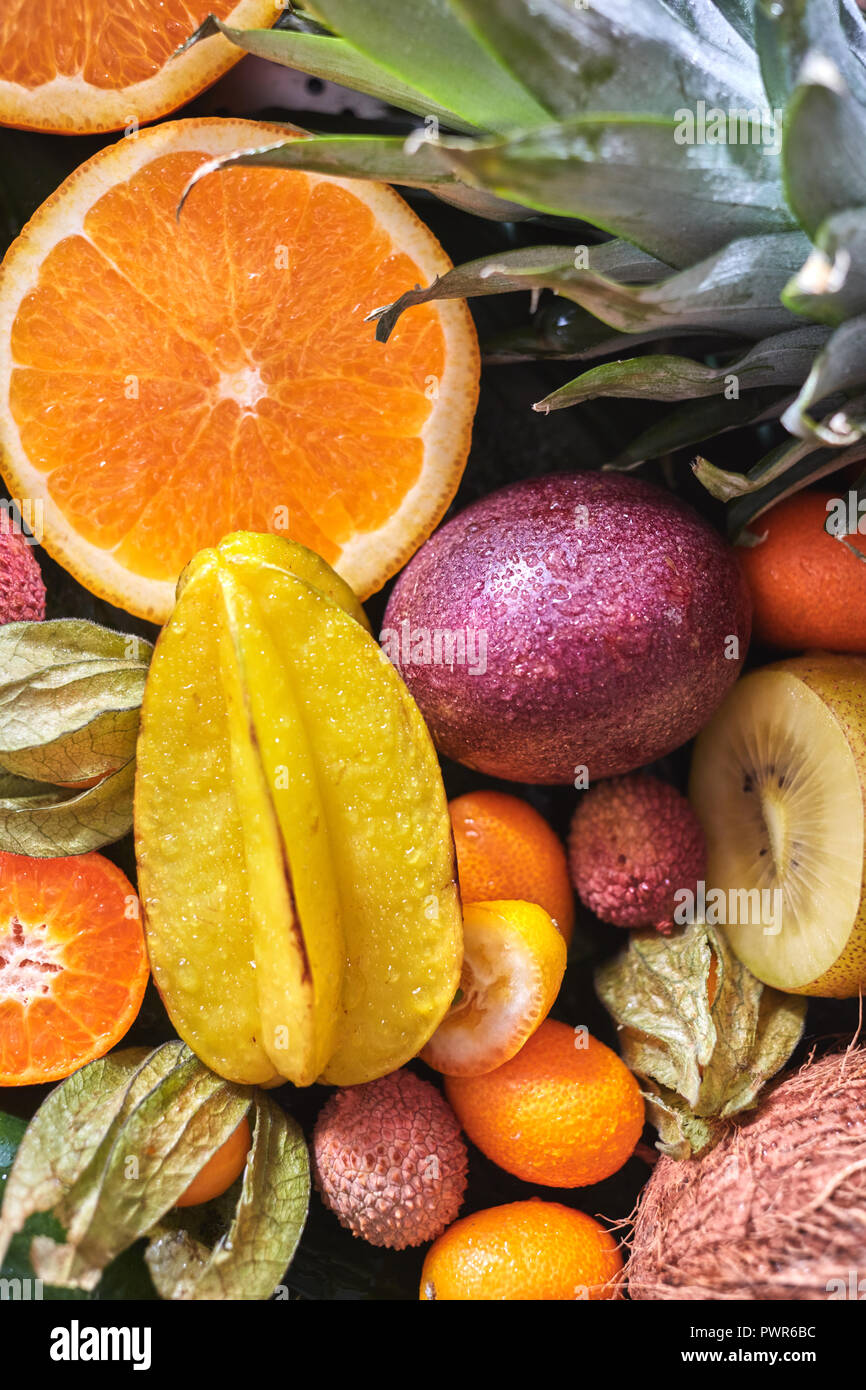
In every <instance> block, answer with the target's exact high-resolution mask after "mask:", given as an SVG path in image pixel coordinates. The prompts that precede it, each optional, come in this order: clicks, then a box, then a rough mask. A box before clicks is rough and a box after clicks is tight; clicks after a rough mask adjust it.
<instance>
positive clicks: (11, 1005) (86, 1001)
mask: <svg viewBox="0 0 866 1390" xmlns="http://www.w3.org/2000/svg"><path fill="white" fill-rule="evenodd" d="M148 974H149V969H148V963H147V951H146V949H145V945H144V932H143V930H142V925H141V916H140V913H139V910H138V898H137V897H136V893H135V889H134V888H133V886H132V884H131V883H130V882H129V879H128V878H127V877H126V875H125V874H123V873H122V872H121V870H120V869H118V868H116V867H115V865H114V864H112V863H111V861H110V860H108V859H106V858H105V857H104V856H103V855H101V854H80V855H75V856H73V857H69V858H60V859H30V858H28V857H27V856H26V855H22V854H5V853H0V1086H30V1085H34V1084H35V1083H37V1082H44V1081H59V1080H61V1078H62V1077H64V1076H70V1075H71V1073H72V1072H74V1071H76V1070H77V1069H78V1068H79V1067H82V1066H84V1064H85V1062H92V1061H93V1059H94V1058H95V1057H102V1056H103V1055H104V1054H105V1053H106V1052H108V1050H109V1049H110V1048H112V1047H113V1046H114V1044H115V1043H116V1042H119V1041H120V1039H121V1038H122V1037H123V1035H124V1034H125V1033H126V1032H127V1030H128V1028H129V1027H130V1024H131V1023H132V1021H133V1019H134V1018H135V1016H136V1014H137V1013H138V1010H139V1008H140V1006H141V1001H142V999H143V998H144V991H145V988H146V986H147V980H148Z"/></svg>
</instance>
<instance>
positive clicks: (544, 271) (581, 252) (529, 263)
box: [368, 241, 669, 343]
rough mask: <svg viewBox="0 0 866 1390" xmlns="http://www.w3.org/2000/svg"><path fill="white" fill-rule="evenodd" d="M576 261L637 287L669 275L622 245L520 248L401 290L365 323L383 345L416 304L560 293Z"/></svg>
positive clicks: (664, 268)
mask: <svg viewBox="0 0 866 1390" xmlns="http://www.w3.org/2000/svg"><path fill="white" fill-rule="evenodd" d="M578 260H579V261H580V263H581V264H584V263H585V264H586V266H587V268H588V269H589V270H591V271H594V272H596V273H598V274H602V275H611V276H614V277H615V278H616V279H617V280H620V281H630V282H633V283H638V284H640V283H645V282H647V281H653V280H658V279H660V278H661V276H663V275H664V274H666V273H667V271H668V269H669V267H668V266H666V265H664V264H662V262H661V261H657V260H655V259H654V258H653V257H652V256H647V255H646V254H645V252H643V251H639V250H638V249H637V248H636V247H634V246H631V245H630V244H629V243H628V242H626V241H607V242H604V243H602V245H600V246H525V247H520V248H519V249H518V250H516V251H504V252H502V254H500V255H498V256H482V257H481V258H480V259H479V260H477V261H467V262H466V264H465V265H459V266H455V267H454V269H453V270H449V271H448V272H447V274H445V275H442V276H439V277H437V279H436V280H434V282H433V284H432V285H427V286H426V288H424V289H420V288H418V287H417V286H416V288H415V289H413V290H407V291H406V293H405V294H402V295H401V296H400V298H399V299H397V300H395V301H394V303H393V304H386V305H384V306H383V307H382V308H381V309H376V310H374V311H373V313H372V314H370V315H368V317H369V318H370V319H373V320H376V322H377V328H376V337H377V339H378V340H379V342H381V343H386V342H387V341H388V339H389V338H390V336H391V334H392V333H393V331H394V329H395V327H396V326H397V322H398V320H399V319H400V316H401V315H402V314H403V313H405V311H406V310H407V309H410V308H412V307H413V306H414V305H416V304H428V303H430V301H431V300H437V299H472V298H475V297H477V296H479V295H488V294H497V295H498V294H508V293H513V292H517V291H523V292H524V293H525V292H526V291H527V290H528V291H529V292H530V293H532V292H533V291H534V290H536V289H538V288H545V289H552V290H556V291H557V292H559V291H560V290H562V291H563V292H565V291H567V289H568V286H569V285H570V283H571V281H572V280H573V277H574V270H575V264H576V262H577V261H578ZM527 276H529V277H531V278H530V279H527ZM542 282H543V283H542ZM608 336H609V335H608Z"/></svg>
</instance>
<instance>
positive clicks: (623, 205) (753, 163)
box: [442, 114, 794, 267]
mask: <svg viewBox="0 0 866 1390" xmlns="http://www.w3.org/2000/svg"><path fill="white" fill-rule="evenodd" d="M678 132H680V133H681V134H683V135H684V137H687V135H688V131H682V130H681V127H680V125H679V124H678V123H677V122H676V121H674V120H671V119H665V118H662V117H660V116H642V117H641V116H623V115H618V114H617V115H610V116H586V117H577V118H575V119H572V120H570V121H568V122H564V123H563V124H561V125H556V126H549V127H547V128H545V129H542V130H536V131H530V132H529V133H527V134H522V135H516V136H514V137H513V138H511V139H506V140H496V141H485V142H475V143H470V142H461V141H457V140H453V141H452V140H449V141H445V142H443V146H442V148H443V150H444V152H445V154H446V156H447V159H448V161H449V163H450V164H451V166H452V167H453V168H454V169H455V170H456V171H457V173H459V174H460V175H461V176H462V177H463V178H465V179H466V180H467V181H468V182H469V183H473V184H476V185H478V186H479V187H481V188H485V189H487V191H488V192H490V193H494V194H496V196H497V197H500V198H507V199H509V200H511V201H514V202H518V203H522V204H524V205H525V206H526V207H532V208H535V209H537V210H538V211H539V212H547V213H554V214H558V215H563V216H567V217H579V218H582V219H583V220H585V221H588V222H592V223H593V224H594V225H595V226H597V227H600V228H603V229H604V230H605V231H608V232H610V233H611V234H612V235H614V236H622V237H626V238H628V240H630V241H633V242H634V243H635V244H636V245H637V246H640V247H642V249H643V250H645V251H647V252H649V253H650V255H653V256H657V257H658V258H659V259H660V260H662V261H664V262H665V263H666V264H668V265H672V266H677V267H683V266H688V265H691V264H692V263H693V262H695V261H697V260H700V259H702V258H703V257H705V256H708V255H710V254H711V253H713V252H715V251H718V250H719V249H720V248H721V247H723V246H725V245H726V244H727V243H728V242H730V241H732V240H734V239H735V238H745V237H751V236H758V235H759V234H762V233H770V232H778V231H784V230H787V229H789V228H791V227H793V225H794V223H793V218H792V216H791V213H790V211H789V209H788V208H787V205H786V203H785V198H784V193H783V189H782V183H781V178H780V176H779V170H778V160H777V159H775V158H774V157H772V156H771V155H768V154H767V153H766V151H765V150H764V148H763V147H761V146H758V145H756V144H743V143H733V142H730V143H725V144H707V143H693V144H689V143H682V144H681V143H678V141H677V134H678ZM672 209H676V215H675V216H672V215H671V210H672Z"/></svg>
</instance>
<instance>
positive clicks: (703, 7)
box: [454, 0, 765, 120]
mask: <svg viewBox="0 0 866 1390" xmlns="http://www.w3.org/2000/svg"><path fill="white" fill-rule="evenodd" d="M454 8H456V9H457V10H458V11H459V12H460V13H462V14H463V15H464V16H465V17H466V19H467V20H468V22H469V24H470V26H471V27H472V29H473V30H474V31H475V32H476V33H477V34H479V35H480V36H483V37H484V39H485V40H486V41H487V43H488V44H489V46H490V47H491V48H492V49H494V50H495V51H496V53H497V54H498V55H499V56H500V58H501V59H502V61H503V62H505V63H506V64H507V65H508V67H509V68H510V69H511V70H512V71H513V72H514V73H516V75H517V76H518V77H519V78H520V80H521V81H522V82H523V84H524V86H525V87H527V88H528V89H529V90H530V91H531V92H533V93H534V95H535V97H536V98H537V99H538V100H539V101H540V102H541V103H542V104H543V105H545V106H547V107H548V108H549V109H550V110H552V111H553V112H554V113H555V115H556V116H557V117H559V118H560V119H561V120H567V119H568V118H569V117H571V116H575V115H578V114H579V113H580V112H590V111H593V112H598V111H639V112H643V113H650V112H652V113H656V114H659V115H665V116H670V115H672V114H673V112H674V111H676V110H677V109H678V108H681V107H684V106H687V105H693V104H694V103H695V102H697V101H698V100H703V101H705V102H706V103H707V105H708V106H715V105H719V106H723V107H724V108H725V109H728V108H729V107H754V106H761V105H763V103H764V100H765V98H764V91H763V86H762V84H761V76H760V72H759V70H758V61H757V57H756V55H755V52H754V49H753V47H752V45H751V43H750V42H747V41H746V40H745V38H744V35H743V32H742V29H741V28H740V27H738V25H737V24H736V23H732V22H730V21H729V20H728V18H727V17H726V16H725V14H724V13H723V11H722V9H721V8H720V7H719V6H718V5H716V4H714V3H713V2H712V0H689V3H688V4H685V3H682V2H681V3H673V4H670V3H669V4H665V5H660V4H659V3H658V0H591V3H589V4H586V5H576V4H575V3H574V0H533V4H532V5H531V7H528V6H527V4H526V0H454ZM737 18H738V19H742V16H737Z"/></svg>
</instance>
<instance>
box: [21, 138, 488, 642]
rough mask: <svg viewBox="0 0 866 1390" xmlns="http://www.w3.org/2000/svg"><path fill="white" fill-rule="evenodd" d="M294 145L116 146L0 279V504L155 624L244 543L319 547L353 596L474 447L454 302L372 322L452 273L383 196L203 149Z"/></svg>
mask: <svg viewBox="0 0 866 1390" xmlns="http://www.w3.org/2000/svg"><path fill="white" fill-rule="evenodd" d="M285 134H286V132H285V131H281V130H278V129H277V128H276V127H268V126H264V127H263V126H262V125H260V124H258V123H252V122H244V121H223V120H199V121H180V122H174V123H171V124H169V125H167V126H161V127H158V128H156V129H154V130H150V131H145V132H141V133H139V134H138V135H137V136H135V137H134V138H132V139H128V140H122V141H120V142H119V144H117V145H113V146H110V147H108V148H107V149H106V150H103V151H102V152H101V153H100V154H98V155H96V156H95V157H94V158H93V159H92V160H89V161H88V162H87V164H85V165H83V166H82V168H81V169H79V170H78V171H77V172H76V173H75V174H74V175H73V176H72V178H71V179H69V180H67V183H66V184H64V185H63V186H62V187H61V189H60V190H58V192H57V193H56V194H54V195H53V197H52V198H51V199H49V200H48V202H47V203H46V204H44V205H43V207H42V208H41V209H40V210H39V212H38V213H37V214H36V216H35V217H34V219H33V220H32V221H31V223H30V224H29V225H28V228H27V229H25V232H24V233H23V234H22V236H21V237H20V238H19V239H18V241H17V242H16V243H14V244H13V246H12V248H11V249H10V252H9V253H8V255H7V258H6V261H5V262H4V266H3V270H2V272H0V401H4V402H6V403H7V409H6V410H5V411H3V412H2V414H3V416H5V418H4V419H2V421H0V448H2V454H3V473H4V476H5V478H6V481H7V483H8V485H9V487H10V489H11V490H12V495H15V496H26V497H38V498H42V499H43V502H44V508H45V544H46V547H47V549H48V550H49V551H51V552H52V553H53V554H54V555H55V556H56V558H57V559H59V560H60V561H61V563H63V564H64V565H66V567H67V568H69V569H70V570H72V572H73V573H74V574H75V575H76V577H77V578H79V579H80V580H81V581H82V582H83V583H85V584H86V585H87V586H88V587H89V588H91V589H93V590H94V592H96V593H98V594H100V595H101V596H102V597H105V598H108V599H109V600H110V601H112V602H114V603H116V604H119V605H120V606H122V607H126V608H127V609H129V610H130V611H132V612H135V613H137V614H139V615H140V616H142V617H148V618H151V619H153V620H155V621H158V622H161V621H164V620H165V619H166V618H167V616H168V614H169V612H170V611H171V607H172V602H173V590H174V584H175V582H176V580H177V577H178V575H179V573H180V571H181V570H182V568H183V566H184V565H185V564H186V563H187V561H188V560H189V559H190V558H191V557H192V555H193V554H195V553H196V552H197V551H198V550H200V549H202V548H204V547H206V546H212V545H215V544H217V543H218V542H219V540H220V539H221V538H222V537H223V536H224V535H225V534H227V533H228V532H230V531H233V530H248V531H271V532H276V533H278V534H282V535H287V536H290V537H291V538H292V539H294V540H298V541H301V542H302V543H303V544H305V545H307V546H309V547H310V548H311V549H313V550H316V551H317V552H318V553H319V554H320V555H322V556H323V557H324V558H325V559H326V560H328V561H329V562H330V563H331V564H333V565H334V567H335V568H336V569H337V570H338V571H340V572H341V573H342V574H343V577H344V578H345V579H347V580H348V582H349V583H350V584H351V585H352V587H353V588H355V589H356V590H357V591H359V592H360V594H361V595H362V596H366V595H367V594H369V593H371V592H373V591H374V590H375V589H376V588H378V587H379V586H380V585H381V584H382V583H384V581H385V579H386V578H387V577H388V576H389V575H390V574H391V573H393V572H394V571H395V570H396V569H398V568H399V567H400V565H401V564H402V563H404V562H405V560H406V559H407V558H408V556H409V555H410V554H411V553H412V552H413V550H414V549H415V548H416V547H417V545H418V544H420V542H421V540H422V539H423V538H424V537H425V536H426V535H427V534H428V533H429V531H430V530H431V529H432V527H433V526H434V525H435V524H436V522H437V521H438V519H439V517H440V516H441V514H442V512H443V511H444V509H445V508H446V507H447V505H448V502H449V501H450V498H451V496H452V495H453V492H454V490H455V488H456V486H457V483H458V481H459V478H460V474H461V472H462V469H463V465H464V463H465V459H466V454H467V452H468V444H469V433H470V429H471V418H472V413H473V410H474V404H475V398H476V392H477V349H476V345H475V340H474V333H473V330H472V328H471V321H470V320H469V319H468V317H467V315H466V310H465V306H464V305H457V304H451V305H448V306H444V307H445V308H447V309H449V310H450V309H452V308H453V309H456V310H457V311H458V312H457V314H456V315H454V314H451V313H450V312H448V313H444V312H441V311H440V310H439V309H438V308H437V307H435V306H432V305H424V306H421V307H419V308H418V309H417V310H415V309H413V310H412V312H411V313H410V314H406V315H405V316H404V318H403V319H402V320H401V322H400V325H399V326H398V328H397V330H396V331H395V333H394V334H393V335H392V337H391V339H390V340H389V342H388V343H387V344H381V343H377V342H376V341H375V338H374V333H373V329H372V326H371V325H370V324H369V323H365V322H364V318H365V316H366V315H367V314H368V313H369V312H370V311H371V309H373V308H375V307H377V306H378V305H380V304H383V303H386V302H388V301H389V300H390V299H393V298H394V297H396V296H397V295H398V294H400V293H401V292H402V290H404V289H405V288H406V287H407V286H411V285H412V284H414V283H416V282H418V281H419V280H420V281H424V280H427V279H429V278H430V277H431V274H432V275H435V274H436V273H441V272H442V271H443V270H444V269H446V268H447V266H448V264H449V263H448V261H447V259H446V258H445V256H444V253H442V251H441V248H439V246H438V243H436V242H435V241H434V239H433V238H432V236H431V235H430V234H429V233H428V232H427V230H426V228H424V227H423V225H422V224H421V223H420V222H419V221H418V220H417V219H416V218H415V216H414V214H413V213H412V212H411V211H410V210H409V209H408V208H407V207H406V205H405V204H404V203H403V202H402V200H401V199H400V198H398V196H397V195H396V194H395V193H393V191H392V190H390V189H386V188H384V187H382V186H380V185H373V184H352V185H349V184H346V183H343V182H340V181H339V180H334V179H327V178H324V177H318V176H315V175H307V174H303V173H297V172H293V171H283V170H273V169H254V168H245V167H239V166H236V167H234V168H231V169H227V170H223V171H221V172H219V173H216V174H213V175H211V176H210V177H208V178H205V179H203V180H202V181H201V182H200V183H198V184H197V185H196V187H195V188H194V189H193V191H192V193H191V195H190V197H189V200H188V202H187V203H186V205H185V207H184V210H183V213H182V214H181V217H180V221H179V222H178V221H177V219H176V216H175V210H176V207H177V204H178V200H179V198H180V196H181V194H182V192H183V189H184V187H185V186H186V184H187V182H188V180H189V179H190V177H191V176H192V174H193V173H194V172H195V171H196V170H197V169H198V168H199V167H200V166H201V165H202V164H203V163H206V162H207V160H208V158H209V157H212V156H219V155H220V154H223V153H231V152H232V151H233V150H235V149H238V148H243V147H245V146H247V147H248V146H250V145H254V144H262V143H266V142H267V141H269V140H273V139H276V138H278V137H283V138H284V137H285Z"/></svg>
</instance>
